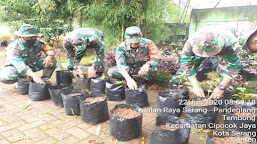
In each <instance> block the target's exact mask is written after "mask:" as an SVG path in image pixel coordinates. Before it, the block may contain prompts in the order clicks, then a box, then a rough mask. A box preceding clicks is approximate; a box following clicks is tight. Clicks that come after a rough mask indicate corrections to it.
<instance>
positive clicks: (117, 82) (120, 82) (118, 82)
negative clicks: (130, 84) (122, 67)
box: [114, 81, 123, 84]
mask: <svg viewBox="0 0 257 144" xmlns="http://www.w3.org/2000/svg"><path fill="white" fill-rule="evenodd" d="M122 83H123V81H115V82H114V84H122Z"/></svg>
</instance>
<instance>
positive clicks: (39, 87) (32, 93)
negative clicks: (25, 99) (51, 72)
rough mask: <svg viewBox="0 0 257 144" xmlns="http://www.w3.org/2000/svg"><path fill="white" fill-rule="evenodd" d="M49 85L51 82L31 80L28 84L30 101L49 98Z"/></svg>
mask: <svg viewBox="0 0 257 144" xmlns="http://www.w3.org/2000/svg"><path fill="white" fill-rule="evenodd" d="M50 86H51V82H49V81H45V84H41V83H36V82H34V81H31V82H30V84H29V98H30V99H31V100H32V101H41V100H47V99H50V98H51V97H50V93H49V91H48V88H49V87H50Z"/></svg>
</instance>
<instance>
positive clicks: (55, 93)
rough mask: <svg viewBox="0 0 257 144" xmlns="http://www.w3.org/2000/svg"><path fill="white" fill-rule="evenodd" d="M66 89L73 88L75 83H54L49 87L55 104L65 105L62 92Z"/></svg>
mask: <svg viewBox="0 0 257 144" xmlns="http://www.w3.org/2000/svg"><path fill="white" fill-rule="evenodd" d="M64 89H73V85H72V84H71V85H70V84H67V85H53V86H51V87H49V88H48V90H49V93H50V96H51V99H52V100H53V102H54V104H55V105H56V106H58V107H63V100H62V95H61V92H62V91H63V90H64Z"/></svg>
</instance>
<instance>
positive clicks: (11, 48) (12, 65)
mask: <svg viewBox="0 0 257 144" xmlns="http://www.w3.org/2000/svg"><path fill="white" fill-rule="evenodd" d="M22 30H23V31H22ZM20 31H22V34H23V35H18V36H22V37H23V36H24V37H26V36H27V37H29V36H33V33H34V34H36V31H35V27H34V26H31V25H23V26H22V27H21V28H20ZM26 32H28V34H27V35H26ZM31 34H32V35H31ZM36 36H38V35H36ZM42 51H43V52H45V54H46V55H51V56H54V50H53V49H52V48H51V47H49V46H48V45H47V44H46V43H45V42H44V41H42V40H40V39H37V41H36V43H35V44H34V45H33V46H28V45H26V44H23V43H22V41H21V39H17V40H16V41H14V42H12V43H10V45H8V47H7V49H6V53H7V61H6V64H5V66H4V68H3V70H2V71H1V73H0V81H2V82H3V83H7V84H10V83H14V82H15V81H16V80H17V77H18V76H24V75H25V73H26V72H27V71H28V70H32V71H33V72H36V71H39V70H41V69H44V71H50V74H48V75H47V76H46V75H45V77H44V72H43V76H42V78H50V77H51V75H52V73H53V71H54V70H55V68H56V60H55V59H54V58H53V63H52V65H51V66H48V67H47V68H46V67H45V64H43V62H44V58H42V57H41V54H42V53H41V52H42Z"/></svg>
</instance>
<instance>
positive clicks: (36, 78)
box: [32, 74, 45, 84]
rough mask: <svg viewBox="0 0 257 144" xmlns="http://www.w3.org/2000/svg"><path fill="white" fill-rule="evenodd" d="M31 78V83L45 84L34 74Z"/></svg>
mask: <svg viewBox="0 0 257 144" xmlns="http://www.w3.org/2000/svg"><path fill="white" fill-rule="evenodd" d="M32 78H33V81H34V82H36V83H41V84H45V82H44V81H43V80H42V79H41V77H39V76H38V75H36V74H34V75H33V77H32Z"/></svg>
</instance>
